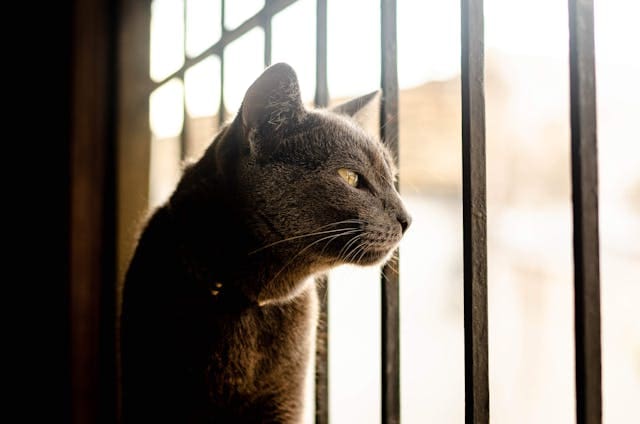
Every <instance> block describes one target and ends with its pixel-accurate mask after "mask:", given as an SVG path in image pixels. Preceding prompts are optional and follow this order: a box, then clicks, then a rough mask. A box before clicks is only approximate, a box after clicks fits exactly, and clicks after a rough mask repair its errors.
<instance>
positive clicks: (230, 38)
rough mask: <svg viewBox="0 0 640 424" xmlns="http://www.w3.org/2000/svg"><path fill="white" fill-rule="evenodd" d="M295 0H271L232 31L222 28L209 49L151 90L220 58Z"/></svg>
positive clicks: (186, 59) (157, 83) (187, 59)
mask: <svg viewBox="0 0 640 424" xmlns="http://www.w3.org/2000/svg"><path fill="white" fill-rule="evenodd" d="M296 1H297V0H271V1H267V2H266V3H265V6H264V7H263V8H262V9H261V10H260V12H258V13H256V14H255V15H253V16H252V17H250V18H249V19H247V20H246V21H244V22H243V23H242V24H241V25H240V26H238V27H237V28H234V29H232V30H230V31H229V30H226V29H225V28H224V27H223V30H222V36H221V37H220V39H219V40H218V41H217V42H216V43H215V44H214V45H212V46H211V47H209V48H208V49H206V50H205V51H203V52H202V53H200V54H199V55H197V56H194V57H190V58H185V61H184V64H183V65H182V66H181V67H180V69H178V70H176V71H175V72H173V73H171V74H170V75H169V76H167V77H165V78H163V79H162V80H161V81H152V80H150V81H151V90H155V89H156V88H158V87H160V86H161V85H163V84H165V83H166V82H168V81H170V80H171V79H173V78H176V77H180V76H181V75H182V73H183V72H184V71H185V70H186V69H188V68H190V67H191V66H193V65H197V64H198V63H200V62H202V61H203V60H204V59H206V58H207V57H209V56H211V55H216V56H221V55H222V51H223V50H224V48H225V47H226V46H227V45H229V44H231V43H232V42H234V41H235V40H237V39H238V38H240V37H241V36H243V35H244V34H246V33H247V32H249V31H251V30H252V29H254V28H256V27H261V28H262V27H263V24H264V22H265V21H266V19H269V18H270V17H272V16H273V15H275V14H277V13H278V12H280V11H282V10H283V9H285V8H287V7H288V6H290V5H291V4H293V3H295V2H296Z"/></svg>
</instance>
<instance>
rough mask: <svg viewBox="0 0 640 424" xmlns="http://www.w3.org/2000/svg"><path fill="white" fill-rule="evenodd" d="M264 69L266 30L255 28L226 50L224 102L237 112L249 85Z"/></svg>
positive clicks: (227, 106)
mask: <svg viewBox="0 0 640 424" xmlns="http://www.w3.org/2000/svg"><path fill="white" fill-rule="evenodd" d="M263 70H264V31H263V30H262V28H254V29H252V30H251V31H249V32H248V33H246V34H245V35H243V36H242V37H240V38H239V39H237V40H236V41H234V42H233V43H231V44H229V46H228V47H227V48H226V49H225V50H224V104H225V107H226V109H227V111H228V112H229V113H231V114H235V113H236V112H237V111H238V109H239V108H240V104H241V103H242V99H243V98H244V94H245V92H246V91H247V89H248V88H249V86H250V85H251V84H252V83H253V81H255V79H256V78H258V76H259V75H260V73H262V71H263Z"/></svg>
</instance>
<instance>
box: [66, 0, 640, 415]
mask: <svg viewBox="0 0 640 424" xmlns="http://www.w3.org/2000/svg"><path fill="white" fill-rule="evenodd" d="M268 3H269V2H268ZM566 3H567V2H566V1H557V0H538V1H531V0H529V1H525V0H484V8H485V52H486V56H485V59H486V60H485V95H486V131H487V134H486V136H487V190H488V193H487V195H488V249H489V252H488V253H489V254H488V258H489V259H488V261H489V263H488V277H489V372H490V395H491V420H492V422H495V423H568V422H575V395H574V391H575V389H574V366H575V364H574V342H573V340H574V335H573V261H572V260H573V253H572V252H573V250H572V210H571V186H570V182H571V180H570V178H571V173H570V165H571V164H570V125H569V118H570V117H569V60H568V45H569V40H568V12H567V5H566ZM594 3H595V45H596V51H595V56H596V77H597V80H596V86H597V100H598V149H599V152H598V154H599V157H598V159H599V184H600V186H599V195H600V261H601V263H600V265H601V316H602V361H603V362H602V376H603V379H602V383H603V387H602V389H603V412H604V422H605V423H637V422H640V402H638V400H640V319H638V312H637V309H638V304H640V241H639V240H640V135H639V132H638V129H637V123H638V118H639V117H640V78H638V77H639V76H640V55H638V54H637V50H638V46H637V44H638V40H640V26H638V25H637V21H638V19H639V18H640V3H638V2H637V1H635V0H594ZM73 4H74V6H73V10H72V12H73V13H69V15H68V16H71V22H70V25H69V27H70V28H71V29H70V30H69V31H68V32H69V34H70V37H71V38H72V40H73V42H70V43H69V46H71V48H70V50H69V51H70V58H71V60H70V61H69V63H70V64H69V70H70V73H71V74H72V76H73V79H72V80H71V81H72V82H71V85H72V87H71V89H70V90H69V91H70V92H71V93H72V95H73V96H72V97H71V102H70V105H71V106H70V107H69V110H70V111H71V116H72V120H71V122H72V123H71V126H70V128H71V130H70V133H71V134H72V137H71V138H70V140H71V141H70V142H69V145H70V147H69V148H70V152H71V155H70V159H68V161H69V167H70V169H71V171H70V180H69V181H70V182H71V184H70V185H69V186H70V188H69V189H67V190H68V193H67V195H68V197H69V199H70V202H69V205H70V206H69V209H70V214H71V217H72V219H71V220H69V221H68V223H69V224H68V223H67V222H66V221H65V225H69V228H70V232H69V234H70V235H69V237H68V240H67V239H65V243H67V241H68V243H69V246H70V247H71V248H70V249H69V251H70V258H71V259H69V261H70V262H69V263H70V265H69V275H70V283H69V291H68V292H69V300H68V303H65V307H67V305H68V306H69V311H70V313H69V317H70V318H69V320H70V330H69V337H70V341H71V343H70V348H69V352H66V353H69V358H70V360H69V362H68V364H67V365H69V364H70V365H69V367H70V375H71V379H70V384H69V386H65V390H66V392H65V391H63V392H64V393H69V394H70V399H72V400H71V401H69V400H68V399H67V400H66V401H69V402H73V401H76V402H77V403H76V405H75V406H73V407H68V411H67V412H68V413H69V414H70V416H73V417H74V419H73V421H74V422H94V421H95V422H98V421H97V420H93V419H87V417H93V418H96V417H100V420H99V422H103V421H104V422H112V420H110V419H109V417H114V416H117V412H114V411H116V410H117V407H116V406H114V405H117V396H116V395H115V393H116V392H117V391H116V387H117V375H116V374H115V372H114V371H113V370H114V369H116V367H115V361H116V360H115V359H114V357H115V352H116V351H117V345H116V342H114V340H116V339H115V337H113V334H112V333H113V331H114V330H113V325H114V324H113V323H114V322H115V317H116V315H117V311H115V310H114V306H113V305H115V304H116V301H115V298H116V297H117V296H116V295H115V294H114V290H113V288H114V281H115V280H118V281H121V280H122V275H123V272H124V270H125V269H126V265H127V262H128V259H129V255H130V253H131V252H132V248H133V245H134V241H135V238H136V236H137V234H138V232H139V230H140V227H141V225H142V223H143V222H144V219H145V217H147V216H148V215H149V213H150V212H152V211H153V209H154V208H155V207H157V206H158V205H160V204H162V203H163V202H164V201H165V200H166V199H167V197H168V196H169V194H170V193H171V191H172V190H173V188H174V187H175V184H176V182H177V181H178V179H179V178H180V175H181V170H182V168H183V166H184V163H185V162H188V161H193V160H197V159H198V158H199V157H200V155H201V154H202V152H203V151H204V149H205V148H206V147H207V145H208V144H209V143H210V142H211V140H212V138H213V136H214V135H215V134H216V132H217V131H218V129H219V128H220V125H221V124H222V123H224V122H227V121H228V120H230V119H232V118H233V115H234V114H235V112H236V111H237V109H238V107H239V105H240V102H241V100H242V97H243V95H244V93H245V90H246V89H247V88H248V86H249V85H250V84H251V82H252V81H253V80H254V79H255V78H256V77H257V76H258V75H259V74H260V73H261V72H262V70H263V69H264V64H265V58H266V57H269V58H270V61H271V63H276V62H281V61H284V62H287V63H289V64H291V65H292V66H293V67H294V68H295V69H296V71H297V73H298V76H299V80H300V86H301V90H302V96H303V100H304V101H305V102H306V103H307V104H308V105H310V106H311V105H312V104H313V99H314V95H315V91H316V86H315V84H316V82H315V81H316V7H317V4H316V0H298V1H295V2H293V3H292V4H291V5H289V6H287V7H286V8H284V9H283V10H282V11H280V12H278V13H277V14H276V15H275V16H274V17H273V19H272V20H271V21H270V24H269V25H264V24H262V27H257V28H255V29H252V30H250V31H249V32H248V33H246V34H244V35H242V36H240V37H238V38H237V39H235V40H234V41H232V42H231V43H230V44H229V45H228V46H226V47H225V48H224V50H223V51H219V52H215V54H211V55H208V56H207V57H206V58H204V60H202V61H199V62H198V63H197V64H193V63H194V60H193V59H194V58H196V57H199V56H200V55H202V54H203V52H206V51H207V49H208V48H209V47H210V46H212V45H214V44H215V43H216V42H217V41H218V40H220V39H221V37H224V34H225V33H229V31H233V30H234V29H237V28H240V27H242V26H243V25H244V24H245V23H246V22H247V20H251V19H255V16H256V14H257V13H259V12H260V11H261V10H262V8H263V7H264V6H265V2H264V1H263V0H238V1H236V0H233V1H232V0H226V1H225V2H224V15H223V14H222V2H221V0H153V1H134V0H120V1H118V2H110V1H109V0H74V2H73ZM397 7H398V10H397V12H398V15H397V32H398V34H397V36H398V45H397V47H398V76H399V85H400V103H399V108H400V109H399V110H400V112H399V117H398V120H399V126H400V135H399V137H400V139H399V146H400V156H399V162H400V186H401V193H402V195H403V197H404V199H405V202H406V204H407V207H408V209H409V211H410V212H411V213H412V215H413V225H412V227H411V229H410V230H409V231H408V233H407V234H406V236H405V238H404V240H403V242H402V244H401V249H400V252H401V256H400V257H401V259H400V265H399V271H400V297H401V299H400V300H401V303H400V320H401V321H400V329H401V334H400V340H401V351H400V352H401V353H400V355H401V360H400V363H401V408H402V410H401V416H402V421H403V422H404V423H426V422H428V423H456V422H457V423H462V422H464V336H463V289H462V283H463V263H462V202H461V192H462V188H461V175H462V170H461V160H462V158H461V129H460V127H461V105H460V9H459V1H442V0H421V1H412V0H398V1H397ZM327 12H328V14H327V27H328V32H327V60H328V64H327V71H328V90H329V95H330V103H337V102H340V101H343V100H346V99H349V98H350V97H353V96H358V95H362V94H365V93H368V92H371V91H373V90H375V89H377V88H378V87H379V86H380V59H381V55H380V3H379V1H377V0H349V1H339V0H328V1H327ZM61 27H62V24H61ZM223 27H224V28H225V31H224V32H223V30H222V28H223ZM263 28H268V31H269V34H268V36H269V37H270V38H271V48H270V50H269V51H265V37H266V36H267V34H265V31H264V30H263ZM65 34H66V33H65ZM65 87H66V86H65ZM372 114H373V118H374V121H375V118H376V116H377V112H376V111H373V112H372ZM377 125H378V123H374V125H373V126H372V129H371V130H372V131H373V132H377ZM66 212H67V211H66V210H65V213H66ZM64 228H67V227H64ZM65 246H66V244H65ZM65 266H66V265H65ZM65 272H66V271H65ZM379 274H380V270H379V269H375V268H373V269H359V268H353V267H343V268H340V269H338V270H336V271H335V272H332V274H331V276H330V290H329V293H330V297H329V311H330V315H329V329H330V330H329V343H330V351H329V367H330V368H329V384H330V387H329V393H330V399H329V401H330V419H331V421H332V422H334V423H377V422H380V385H381V383H380V283H379V280H380V276H379ZM65 275H66V274H65ZM634 311H636V312H634ZM96 358H97V359H96Z"/></svg>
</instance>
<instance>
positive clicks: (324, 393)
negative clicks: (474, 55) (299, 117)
mask: <svg viewBox="0 0 640 424" xmlns="http://www.w3.org/2000/svg"><path fill="white" fill-rule="evenodd" d="M328 104H329V88H328V82H327V0H317V3H316V93H315V105H316V106H317V107H326V106H327V105H328ZM317 286H318V297H319V299H320V317H319V320H318V328H317V331H318V332H317V335H316V424H328V423H329V280H328V278H327V277H323V278H322V279H319V280H318V282H317Z"/></svg>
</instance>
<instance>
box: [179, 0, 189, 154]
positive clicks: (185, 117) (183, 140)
mask: <svg viewBox="0 0 640 424" xmlns="http://www.w3.org/2000/svg"><path fill="white" fill-rule="evenodd" d="M187 1H188V0H182V55H183V56H184V61H185V63H186V61H187ZM181 74H182V75H181V79H182V131H181V132H180V160H184V159H185V158H186V157H187V150H188V148H189V146H188V145H187V144H188V143H189V135H188V134H187V131H188V130H187V126H188V125H189V112H188V111H187V85H186V84H185V79H184V76H185V74H186V68H185V67H184V65H183V67H182V72H181Z"/></svg>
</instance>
